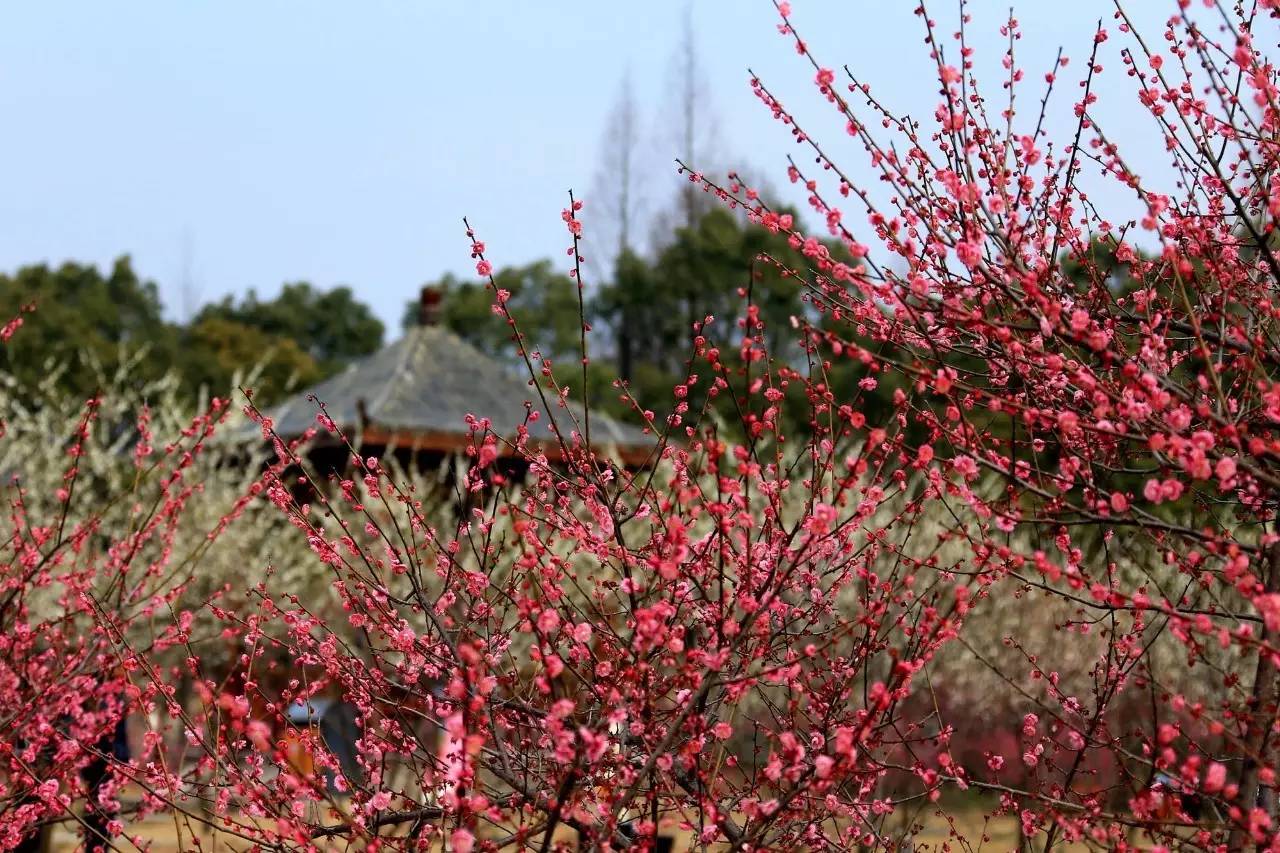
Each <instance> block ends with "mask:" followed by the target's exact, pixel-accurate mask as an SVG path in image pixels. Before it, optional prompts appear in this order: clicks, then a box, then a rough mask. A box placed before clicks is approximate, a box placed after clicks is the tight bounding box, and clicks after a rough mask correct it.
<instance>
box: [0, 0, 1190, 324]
mask: <svg viewBox="0 0 1280 853" xmlns="http://www.w3.org/2000/svg"><path fill="white" fill-rule="evenodd" d="M792 5H793V7H794V11H795V21H796V23H797V26H798V27H800V28H801V31H802V32H803V33H805V35H806V37H807V39H808V41H809V42H810V43H811V45H812V46H813V47H814V49H815V50H816V51H817V52H818V54H819V55H820V56H821V57H823V59H824V62H825V64H827V65H830V66H833V67H839V66H840V65H841V64H848V65H849V66H850V67H851V68H852V69H853V70H854V71H855V73H858V74H859V75H861V76H862V77H863V78H864V79H866V80H868V81H869V82H871V83H872V84H873V87H874V90H875V91H876V92H877V94H878V95H880V96H881V97H882V99H884V100H885V101H887V102H888V103H890V104H893V105H895V106H896V107H897V108H898V109H899V111H902V112H905V111H912V112H915V113H916V114H918V115H920V116H921V117H922V118H927V117H928V116H929V115H930V114H931V113H932V110H933V106H934V103H935V100H936V98H935V92H936V89H937V86H936V82H935V81H932V80H930V78H929V76H928V62H927V55H926V53H925V51H924V48H923V45H922V44H921V36H922V29H921V24H920V22H919V20H918V19H916V18H915V17H914V16H913V15H912V14H911V9H912V8H913V7H914V6H915V5H916V3H915V2H914V0H901V2H898V0H893V2H890V0H880V2H866V0H858V1H857V2H848V1H845V2H835V0H826V1H825V2H818V1H817V0H795V2H793V4H792ZM933 5H935V6H937V7H939V8H938V11H937V14H936V17H938V18H939V19H940V21H941V22H943V24H944V26H943V30H944V31H947V32H950V31H951V30H953V29H954V7H955V5H956V4H955V3H954V2H948V3H945V4H944V3H935V4H933ZM970 5H971V8H972V11H973V13H974V22H973V24H972V29H971V43H972V44H974V46H975V47H976V49H977V50H978V52H979V67H980V68H989V69H990V71H989V72H988V73H987V74H986V75H985V77H986V78H987V79H989V80H992V81H993V82H994V80H995V79H996V78H997V76H998V75H997V74H996V73H995V72H998V71H999V60H1000V56H1001V52H1002V50H1003V46H1002V43H1001V37H1000V35H999V33H998V32H997V29H998V27H999V25H1000V24H1001V23H1002V22H1003V19H1004V15H1005V14H1006V11H1005V10H1007V8H1008V5H1009V4H1008V2H1006V0H1000V2H994V0H978V2H973V3H971V4H970ZM1131 5H1133V6H1135V7H1137V9H1136V11H1138V12H1140V15H1139V18H1140V19H1141V20H1143V21H1145V27H1146V31H1147V33H1148V35H1149V37H1150V38H1152V39H1154V40H1156V41H1159V31H1158V29H1157V27H1158V25H1159V23H1160V21H1161V20H1163V18H1164V17H1165V16H1166V15H1167V14H1168V12H1169V11H1170V10H1172V8H1173V4H1172V3H1171V2H1165V0H1141V2H1134V3H1132V4H1131ZM1014 6H1015V9H1016V11H1017V14H1018V17H1019V19H1020V21H1021V23H1022V25H1023V29H1024V31H1025V37H1024V39H1023V41H1022V43H1021V44H1020V45H1019V48H1018V50H1019V54H1020V55H1021V56H1022V57H1024V58H1025V59H1026V61H1027V66H1028V69H1029V74H1028V76H1029V77H1032V78H1035V79H1038V78H1039V77H1040V75H1041V73H1042V72H1043V70H1046V69H1047V68H1048V65H1049V63H1050V62H1051V61H1052V56H1053V52H1054V51H1055V50H1056V48H1057V46H1059V45H1063V46H1065V47H1066V48H1067V50H1068V53H1069V54H1070V55H1071V56H1072V57H1073V58H1074V59H1076V60H1077V61H1076V63H1075V64H1073V66H1072V67H1071V68H1070V69H1068V70H1069V71H1070V72H1072V73H1071V74H1070V79H1072V80H1074V79H1075V77H1076V76H1077V74H1078V73H1079V72H1081V71H1082V70H1083V68H1082V66H1083V60H1084V58H1085V56H1086V55H1087V50H1088V46H1089V42H1090V36H1091V33H1092V29H1093V26H1094V22H1095V21H1096V20H1097V19H1098V18H1099V17H1103V18H1106V19H1108V22H1109V23H1110V17H1111V14H1112V6H1111V3H1110V2H1104V0H1076V2H1072V3H1070V4H1063V3H1057V2H1048V0H1034V2H1032V1H1031V0H1015V2H1014ZM944 7H945V8H944ZM685 9H686V4H685V3H684V2H683V0H646V2H635V3H627V4H622V3H585V2H575V3H568V2H538V3H529V2H506V3H498V2H458V3H452V4H440V3H431V2H426V0H419V2H409V0H368V2H361V3H349V2H336V0H307V2H302V0H278V2H274V1H269V2H254V3H249V2H241V0H228V2H218V3H214V2H211V1H210V2H196V0H192V2H185V0H184V2H173V0H165V2H160V0H130V2H128V3H101V2H96V0H94V1H93V2H91V0H64V2H55V3H26V4H17V3H14V4H6V5H5V7H4V8H3V9H2V10H0V115H3V116H4V117H5V132H4V133H3V134H0V269H4V270H12V269H14V268H16V267H18V266H20V265H22V264H25V263H31V262H36V261H49V262H60V261H63V260H67V259H74V260H80V261H91V262H97V263H104V264H105V263H107V262H109V261H110V260H111V259H112V258H114V257H115V256H117V255H119V254H123V253H129V254H131V255H132V256H133V258H134V262H135V265H136V267H137V269H138V270H139V271H140V273H141V274H143V275H144V276H146V277H148V278H152V279H154V280H155V281H157V283H158V284H159V285H160V288H161V293H162V296H163V297H164V299H165V301H166V304H167V305H168V306H169V308H170V311H171V313H172V314H174V315H175V316H181V314H182V313H183V311H184V309H189V308H192V307H194V304H195V303H198V302H202V301H208V300H211V299H215V298H218V297H220V296H222V295H223V294H226V293H235V292H242V291H244V290H247V289H248V288H249V287H256V288H257V289H258V290H259V292H262V293H267V294H270V293H272V292H274V291H275V290H276V289H277V288H278V287H279V286H280V284H281V283H282V282H284V281H286V280H290V281H292V280H299V279H306V280H310V281H312V282H313V283H315V284H317V285H320V286H325V287H327V286H331V285H334V284H339V283H345V284H350V285H351V286H352V287H354V288H355V290H356V292H357V293H358V294H359V296H360V297H361V298H362V299H364V300H366V301H367V302H369V303H370V304H371V305H372V306H373V307H374V309H375V310H376V311H377V312H378V314H379V315H380V316H381V317H383V319H384V320H385V321H387V323H388V325H389V326H392V327H394V325H395V323H396V321H397V320H398V318H399V314H400V310H401V307H402V306H403V304H404V303H405V301H406V300H408V299H411V298H412V297H413V296H414V294H415V293H416V291H417V288H418V287H419V285H421V284H422V283H423V282H424V281H427V280H430V279H433V278H436V277H438V276H439V275H441V274H442V273H444V272H446V271H453V272H456V273H466V272H468V271H469V270H470V268H471V262H470V259H469V257H468V250H467V244H466V241H465V239H464V236H463V232H462V225H461V217H462V216H463V215H464V214H465V215H467V216H469V217H470V218H471V221H472V223H473V224H474V225H475V226H476V227H477V229H478V230H479V231H480V233H481V236H482V237H483V238H484V239H485V240H486V242H487V243H488V246H489V249H490V251H491V254H492V256H493V260H494V262H495V264H498V265H503V264H508V263H522V262H526V261H529V260H532V259H534V258H538V257H546V256H550V257H553V258H563V257H564V255H563V249H564V246H565V236H566V235H565V232H564V226H563V224H562V223H561V221H560V217H559V212H560V209H561V208H562V207H563V206H564V203H565V191H566V190H567V189H569V188H570V187H572V188H574V189H575V190H577V191H578V193H579V195H584V196H585V197H586V199H587V204H588V213H589V211H590V203H591V195H590V191H591V189H592V186H593V183H594V181H595V178H596V172H597V164H598V162H599V153H600V149H601V135H602V132H603V129H604V124H605V116H606V115H607V113H608V111H609V109H610V107H611V106H612V105H613V103H614V100H615V98H616V95H617V92H618V88H619V82H620V80H621V78H622V76H623V74H624V73H625V72H626V71H627V69H630V73H631V75H632V78H633V81H634V84H635V89H636V94H637V100H638V104H639V109H640V118H641V120H642V123H643V132H644V136H645V146H644V151H645V168H646V170H647V173H648V177H647V178H646V179H645V192H644V195H645V198H646V202H647V205H646V206H647V208H648V209H649V210H650V212H653V211H656V210H657V209H659V208H660V207H661V205H662V204H663V202H664V201H665V199H666V198H667V197H668V195H669V193H670V191H671V188H672V187H673V186H674V183H673V181H674V179H673V177H672V174H673V167H672V166H671V160H672V158H673V157H674V156H675V155H676V153H677V148H676V143H675V139H674V137H673V134H672V132H671V127H672V124H673V118H672V115H671V113H672V111H673V110H674V104H673V102H674V100H675V93H674V91H673V89H672V86H673V79H672V74H671V73H670V67H671V65H672V54H673V51H675V49H676V47H677V45H678V44H679V43H680V40H681V34H682V30H683V26H684V16H685ZM692 20H693V23H694V30H695V32H696V38H697V42H698V46H699V62H700V63H701V66H702V69H703V72H704V74H705V83H706V85H705V89H704V91H705V93H706V96H707V97H706V104H705V106H706V112H707V114H708V115H711V116H714V119H715V128H716V130H715V134H714V156H711V157H710V158H709V165H710V166H713V167H721V168H723V167H725V166H737V167H745V168H749V169H750V170H751V171H752V172H754V173H757V174H761V173H762V174H766V175H769V176H770V177H772V178H773V180H774V182H775V183H776V184H779V185H781V184H784V183H785V181H784V170H785V161H784V159H783V158H784V156H785V154H786V153H787V152H788V151H789V150H791V149H792V148H793V146H792V144H791V142H790V140H789V137H788V135H787V133H786V132H785V130H784V129H783V128H782V127H781V126H780V125H779V124H777V123H776V122H774V121H773V120H772V119H771V118H770V117H769V116H768V114H767V113H766V112H765V111H764V109H763V108H762V107H761V106H760V105H759V103H758V102H757V101H756V100H755V98H754V97H753V96H752V95H751V92H750V89H749V87H748V85H747V72H746V69H747V67H748V66H750V67H751V68H753V69H754V70H755V71H756V72H757V73H759V74H760V75H761V76H762V78H763V79H764V80H765V81H766V83H767V84H768V85H769V86H770V88H771V89H772V90H773V91H774V92H775V94H777V95H779V96H780V97H781V98H782V99H783V100H784V102H786V103H787V104H788V105H789V106H792V107H793V108H794V109H796V111H797V112H798V113H799V114H800V115H801V116H813V117H825V116H826V111H825V110H824V107H825V104H823V103H821V101H820V99H819V98H818V96H817V94H816V92H815V91H814V89H813V87H812V85H811V81H812V76H813V74H812V71H811V69H809V68H808V67H807V66H806V65H805V64H803V63H802V62H801V61H800V59H799V57H797V56H796V55H795V53H794V51H793V50H792V49H791V47H790V45H789V44H788V43H787V42H786V41H784V40H783V39H782V38H781V37H780V36H779V35H778V34H777V32H776V30H775V23H776V16H775V13H774V11H773V7H772V5H771V4H770V3H769V2H767V0H694V5H693V7H692ZM1112 31H1113V33H1114V27H1112ZM1120 44H1121V40H1120V39H1118V38H1113V39H1112V40H1111V41H1110V42H1108V43H1107V45H1106V46H1105V47H1107V48H1108V53H1109V63H1110V66H1111V68H1110V73H1109V74H1108V77H1109V79H1110V83H1109V86H1108V88H1107V90H1105V92H1104V103H1103V104H1102V106H1101V107H1100V111H1099V114H1100V115H1101V116H1102V117H1103V121H1104V122H1105V123H1106V124H1107V125H1108V130H1109V132H1110V133H1111V134H1112V135H1113V136H1118V137H1119V138H1121V139H1122V140H1124V139H1127V138H1130V137H1132V138H1134V139H1140V138H1142V137H1141V134H1142V133H1143V128H1142V127H1137V126H1135V127H1131V126H1130V124H1132V123H1133V122H1135V121H1136V120H1138V119H1140V116H1139V115H1138V114H1137V113H1136V112H1135V111H1134V110H1133V106H1134V104H1135V103H1136V101H1135V100H1134V97H1133V95H1132V90H1131V88H1130V87H1129V81H1128V79H1127V78H1125V77H1124V76H1123V74H1122V73H1121V71H1120V64H1119V59H1118V49H1119V47H1120ZM1031 71H1034V73H1030V72H1031ZM998 85H999V84H998V83H996V84H995V86H994V87H993V89H992V97H995V96H996V95H997V93H998ZM1038 93H1039V86H1038V84H1033V86H1032V87H1029V88H1028V89H1027V90H1026V91H1025V94H1024V95H1023V96H1022V97H1023V98H1024V100H1023V104H1022V106H1023V109H1024V110H1025V111H1027V112H1028V113H1029V112H1030V111H1031V110H1032V109H1033V108H1034V103H1033V101H1034V100H1035V99H1038ZM1075 96H1076V91H1075V90H1074V86H1069V87H1064V88H1063V89H1062V90H1061V91H1059V92H1058V94H1057V96H1056V99H1057V100H1056V106H1057V110H1058V112H1059V113H1060V114H1061V115H1062V116H1064V118H1063V119H1062V120H1061V121H1059V122H1058V125H1057V126H1059V127H1065V126H1066V125H1065V122H1066V119H1065V116H1068V115H1069V112H1070V100H1069V99H1070V98H1072V97H1075ZM1024 118H1027V119H1028V120H1029V119H1030V118H1031V116H1025V117H1024ZM818 124H819V126H820V127H821V126H826V127H830V126H831V125H830V124H829V123H828V124H827V125H822V123H821V120H819V122H818ZM838 136H841V135H840V134H838V133H837V134H835V135H833V136H832V137H831V138H833V139H835V137H838ZM834 145H836V146H840V145H845V148H844V149H843V150H841V149H840V148H838V147H837V148H836V149H835V151H834V152H833V153H835V154H836V155H837V157H838V159H841V160H843V161H844V162H846V163H850V164H853V168H852V169H851V171H852V172H853V173H854V174H855V175H859V174H861V175H866V174H868V172H867V170H866V169H865V168H864V167H863V161H862V157H861V151H860V150H858V149H857V148H856V147H855V146H854V145H851V144H845V141H844V140H843V139H836V141H835V142H834ZM1154 168H1159V164H1158V163H1157V164H1154ZM858 221H860V218H859V220H858ZM589 225H590V220H589V219H588V226H589ZM588 236H590V232H588ZM588 251H590V243H588ZM184 281H185V282H187V286H186V288H185V289H184V286H183V282H184Z"/></svg>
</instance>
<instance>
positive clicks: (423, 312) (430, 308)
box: [418, 287, 444, 326]
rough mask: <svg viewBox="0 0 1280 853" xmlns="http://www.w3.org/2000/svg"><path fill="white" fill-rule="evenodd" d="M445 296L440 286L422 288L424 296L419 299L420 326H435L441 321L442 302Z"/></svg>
mask: <svg viewBox="0 0 1280 853" xmlns="http://www.w3.org/2000/svg"><path fill="white" fill-rule="evenodd" d="M443 297H444V294H443V293H441V292H440V289H439V288H436V287H424V288H422V296H421V297H420V299H419V301H418V325H419V326H435V325H438V324H439V323H440V302H441V300H442V299H443Z"/></svg>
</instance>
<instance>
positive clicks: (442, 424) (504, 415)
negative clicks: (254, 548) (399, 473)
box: [268, 289, 657, 468]
mask: <svg viewBox="0 0 1280 853" xmlns="http://www.w3.org/2000/svg"><path fill="white" fill-rule="evenodd" d="M440 299H441V294H440V293H439V291H436V290H433V289H424V290H423V292H422V301H421V305H420V310H419V318H418V319H419V322H418V324H417V325H416V326H415V327H413V328H411V329H409V330H408V331H406V332H405V334H404V336H403V337H402V338H400V339H399V340H397V341H396V342H395V343H392V344H391V345H390V346H387V347H385V348H384V349H382V350H380V351H378V352H376V353H374V354H372V355H370V356H367V357H365V358H362V359H360V360H358V361H355V362H353V363H352V364H350V365H348V366H347V368H346V369H344V370H343V371H342V372H341V373H338V374H337V375H335V376H332V377H330V378H329V379H326V380H324V381H323V382H320V383H319V384H317V385H314V386H312V387H311V388H308V389H306V390H304V391H302V392H300V393H298V394H296V395H294V396H293V397H291V398H289V399H288V400H286V401H284V402H283V403H281V404H279V405H277V406H275V407H273V408H272V410H271V411H270V412H269V413H268V414H269V415H270V416H271V418H272V419H273V420H274V423H275V430H276V432H277V433H278V434H279V435H281V436H282V437H284V438H286V439H288V438H294V437H297V436H300V435H302V434H303V433H304V432H305V431H306V430H307V429H310V428H311V427H317V426H318V423H317V420H316V416H317V415H318V414H319V403H323V404H324V407H325V411H326V412H327V413H328V414H329V417H331V418H332V419H333V421H334V423H335V424H336V425H337V426H338V427H339V429H341V430H342V431H343V432H344V433H345V434H346V435H347V436H349V437H350V438H351V440H352V443H353V444H355V445H356V446H357V447H359V448H361V449H362V450H365V449H367V450H369V451H370V452H372V453H374V454H375V455H381V454H382V453H393V454H395V455H396V456H397V457H399V458H401V459H402V461H405V462H410V461H411V462H412V463H413V464H416V465H423V464H430V463H432V462H433V461H438V460H442V459H444V458H446V457H447V456H448V455H450V454H452V453H456V452H458V451H460V450H461V449H463V448H464V447H466V446H467V445H468V444H469V443H470V442H471V440H472V439H471V436H470V434H469V432H468V428H467V423H466V416H467V415H468V414H472V415H475V416H476V417H478V418H488V419H489V421H490V423H491V424H492V429H493V430H494V432H496V433H497V434H498V435H499V436H501V437H502V438H506V439H510V440H512V441H514V439H515V436H516V433H517V429H518V427H519V426H520V425H521V424H523V423H526V417H527V412H528V404H532V406H533V409H534V411H538V412H540V417H539V418H538V420H537V421H536V422H534V423H532V424H529V432H530V436H531V440H530V445H536V446H537V447H538V449H540V450H542V451H544V452H545V453H546V455H547V457H548V458H549V459H553V460H554V459H556V458H558V457H559V456H560V455H561V449H560V442H559V441H558V440H557V439H556V437H555V434H554V433H553V432H552V429H551V423H550V422H551V418H549V417H548V413H547V412H546V411H545V410H544V409H543V406H542V401H541V398H540V397H539V395H538V392H537V389H536V388H535V387H534V386H533V385H532V383H531V382H530V381H529V380H528V378H521V377H520V376H519V375H518V374H516V373H515V372H514V371H513V370H512V369H511V368H510V367H509V366H508V365H505V364H503V363H501V362H499V361H497V360H496V359H494V358H492V357H490V356H488V355H486V354H484V353H482V352H481V351H480V350H478V349H476V348H475V347H474V346H472V345H471V344H470V343H468V342H466V341H464V340H463V339H462V338H460V337H459V336H458V335H456V334H455V333H453V332H452V331H450V330H448V329H446V328H444V327H443V326H441V325H439V322H438V318H439V306H440ZM548 402H549V403H550V406H551V409H552V411H551V412H550V415H551V416H552V417H554V418H555V421H556V423H557V424H559V425H560V428H561V429H562V430H563V431H564V432H565V434H566V436H567V435H568V433H569V432H571V431H573V430H575V429H577V428H579V427H580V426H581V424H582V423H583V412H582V408H581V407H580V406H576V405H573V404H570V405H568V406H564V407H561V406H559V405H558V404H557V402H556V401H555V399H554V397H553V396H552V395H549V398H548ZM575 419H576V420H577V423H578V425H579V426H578V427H575V425H574V420H575ZM591 441H592V444H593V445H594V449H595V450H596V452H597V453H600V454H601V455H603V456H606V457H609V458H612V459H614V460H615V461H617V462H618V463H620V464H621V465H623V466H625V467H629V468H635V467H643V466H645V465H647V464H651V463H652V461H653V459H651V456H652V454H653V451H654V448H655V447H656V445H657V440H656V438H655V437H654V436H653V435H651V434H647V433H645V432H644V431H643V430H641V429H638V428H636V427H633V426H630V425H626V424H622V423H620V422H618V421H617V420H614V419H612V418H609V417H607V416H604V415H600V414H595V413H592V415H591ZM501 448H502V451H503V454H504V455H508V456H509V446H508V445H507V444H506V443H503V444H502V445H501ZM326 449H328V450H329V451H330V454H325V453H324V451H325V450H326ZM317 454H319V455H321V456H325V455H333V456H334V459H333V461H334V462H339V461H340V460H341V459H343V458H345V449H344V448H343V447H342V445H341V444H340V443H339V442H338V440H337V439H336V438H332V437H329V436H327V435H326V434H325V433H324V431H321V434H320V435H318V436H317V438H316V441H315V444H314V446H313V450H312V458H313V459H315V458H316V455H317ZM509 461H513V460H509ZM326 467H327V466H326Z"/></svg>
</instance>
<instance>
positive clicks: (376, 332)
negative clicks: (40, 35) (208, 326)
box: [192, 281, 385, 377]
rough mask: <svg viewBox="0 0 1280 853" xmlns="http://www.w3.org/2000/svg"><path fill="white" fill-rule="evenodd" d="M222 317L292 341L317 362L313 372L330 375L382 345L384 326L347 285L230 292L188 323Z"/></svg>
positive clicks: (292, 285) (296, 285)
mask: <svg viewBox="0 0 1280 853" xmlns="http://www.w3.org/2000/svg"><path fill="white" fill-rule="evenodd" d="M214 318H217V319H221V320H227V321H231V322H235V323H239V324H240V325H242V326H245V327H249V328H253V329H257V330H259V331H261V332H262V333H264V334H265V335H266V336H267V337H268V338H269V339H270V340H272V341H279V340H282V339H289V340H292V341H293V342H294V343H295V344H296V345H297V348H298V349H299V350H300V351H301V352H303V353H306V354H307V355H309V356H310V357H311V358H312V359H314V361H315V365H316V371H317V375H318V376H320V377H324V376H330V375H332V374H334V373H336V372H337V371H339V370H341V369H342V368H343V367H344V366H345V365H346V364H347V363H348V362H350V361H351V360H352V359H354V358H359V357H360V356H364V355H368V354H370V353H372V352H376V351H377V350H378V349H380V348H381V347H382V338H383V333H384V331H385V330H384V328H383V325H382V321H381V320H379V319H378V318H377V317H375V316H374V314H373V311H372V310H370V308H369V306H367V305H365V304H364V303H362V302H360V301H359V300H358V299H356V298H355V294H354V293H352V291H351V288H349V287H345V286H342V287H335V288H332V289H331V290H320V289H317V288H315V287H312V286H311V285H310V284H308V283H307V282H305V281H300V282H293V283H290V284H286V285H285V286H284V287H283V288H282V289H281V291H280V293H279V295H277V296H276V297H275V298H273V299H262V298H261V297H259V296H258V294H257V292H256V291H254V290H250V291H249V293H248V294H247V295H246V296H244V297H243V298H242V299H240V300H239V301H237V300H235V299H233V298H232V297H230V296H228V297H226V298H225V299H223V300H222V301H221V302H216V303H213V304H211V305H206V306H205V307H204V308H203V309H202V310H201V311H200V313H199V314H197V315H196V317H195V320H194V321H193V323H192V326H193V327H195V326H198V325H200V324H201V323H202V322H204V321H207V320H210V319H214Z"/></svg>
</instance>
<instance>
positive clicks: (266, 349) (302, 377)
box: [181, 317, 321, 404]
mask: <svg viewBox="0 0 1280 853" xmlns="http://www.w3.org/2000/svg"><path fill="white" fill-rule="evenodd" d="M183 340H184V344H185V347H184V353H185V357H184V359H183V363H182V365H181V370H182V374H183V379H184V381H185V383H186V384H187V385H188V387H190V388H191V389H192V390H195V389H197V388H204V389H207V390H208V391H209V392H210V393H214V394H223V393H228V392H229V391H230V390H231V386H232V383H233V382H235V381H237V378H239V379H241V380H243V381H248V382H249V385H250V386H251V387H252V390H253V392H254V400H255V402H257V403H259V404H267V403H272V402H274V401H276V400H279V399H280V398H282V397H284V396H285V395H287V394H288V393H289V392H291V391H293V390H296V389H297V388H298V387H302V386H306V385H310V384H312V383H314V382H316V381H318V380H319V379H320V378H321V371H320V366H319V365H318V364H317V363H316V360H315V358H313V357H312V356H311V354H310V353H308V352H306V351H304V350H303V349H302V348H301V347H300V346H299V345H298V343H297V341H295V340H294V339H293V338H288V337H281V336H278V335H270V334H268V333H266V332H264V331H262V329H259V328H256V327H254V326H248V325H245V324H244V323H239V322H236V321H235V320H228V319H226V318H223V317H205V318H204V319H201V320H198V321H196V322H195V323H193V324H192V325H191V326H190V327H189V328H187V329H186V330H185V332H184V337H183ZM250 371H256V375H254V376H252V377H249V376H247V375H246V374H248V373H249V372H250Z"/></svg>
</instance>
